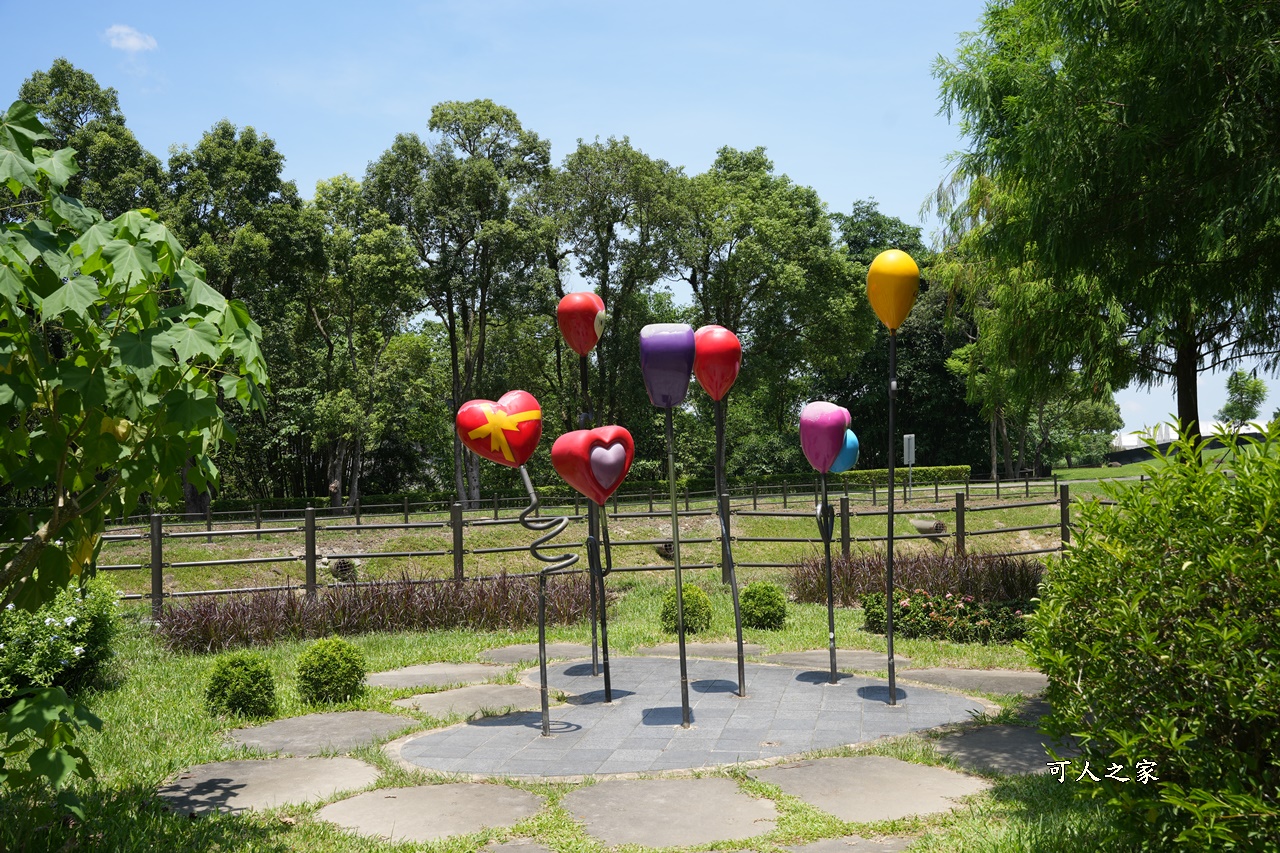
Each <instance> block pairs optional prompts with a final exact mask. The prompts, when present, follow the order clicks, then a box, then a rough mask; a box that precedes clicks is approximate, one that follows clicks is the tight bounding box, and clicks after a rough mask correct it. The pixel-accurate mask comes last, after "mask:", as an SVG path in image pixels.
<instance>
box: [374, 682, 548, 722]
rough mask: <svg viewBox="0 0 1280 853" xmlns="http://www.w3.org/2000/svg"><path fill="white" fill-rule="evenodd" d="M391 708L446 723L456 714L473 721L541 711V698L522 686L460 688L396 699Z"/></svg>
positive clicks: (504, 685) (535, 692) (476, 685)
mask: <svg viewBox="0 0 1280 853" xmlns="http://www.w3.org/2000/svg"><path fill="white" fill-rule="evenodd" d="M391 704H393V705H398V706H400V707H401V708H411V709H413V710H415V711H420V712H422V713H423V714H429V715H430V716H432V717H436V718H438V719H447V718H449V717H451V716H454V715H455V714H461V715H462V716H465V717H470V716H473V715H475V714H480V713H486V712H490V711H502V710H506V709H511V710H516V711H528V710H534V709H539V710H540V709H541V707H542V698H541V696H540V695H539V693H538V691H537V690H534V689H533V688H531V687H526V686H524V685H521V684H475V685H472V686H470V687H459V688H457V689H456V690H444V691H441V692H439V693H423V694H420V695H418V696H410V697H409V698H407V699H397V700H395V701H394V702H392V703H391ZM539 719H541V718H539Z"/></svg>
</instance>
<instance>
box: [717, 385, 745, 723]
mask: <svg viewBox="0 0 1280 853" xmlns="http://www.w3.org/2000/svg"><path fill="white" fill-rule="evenodd" d="M716 495H717V500H716V509H717V510H718V512H717V515H719V516H720V562H721V579H722V580H727V581H728V582H729V590H730V592H732V593H733V627H734V630H735V631H736V632H737V637H738V698H740V699H745V698H747V663H746V655H745V654H744V652H743V648H742V605H741V602H740V601H739V599H738V572H737V569H736V567H735V566H734V564H733V540H732V539H731V538H730V536H729V486H728V481H727V478H726V477H725V473H724V401H723V400H716Z"/></svg>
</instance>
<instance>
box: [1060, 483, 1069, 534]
mask: <svg viewBox="0 0 1280 853" xmlns="http://www.w3.org/2000/svg"><path fill="white" fill-rule="evenodd" d="M1058 505H1059V507H1060V508H1061V509H1060V513H1061V525H1062V548H1063V550H1066V547H1067V545H1068V544H1069V543H1070V542H1071V487H1070V486H1068V485H1067V484H1066V483H1063V484H1062V485H1061V486H1060V487H1059V491H1058Z"/></svg>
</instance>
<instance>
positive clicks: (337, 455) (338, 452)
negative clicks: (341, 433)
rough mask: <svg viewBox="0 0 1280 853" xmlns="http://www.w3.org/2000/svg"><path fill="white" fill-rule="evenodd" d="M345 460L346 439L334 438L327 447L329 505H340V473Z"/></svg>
mask: <svg viewBox="0 0 1280 853" xmlns="http://www.w3.org/2000/svg"><path fill="white" fill-rule="evenodd" d="M346 461H347V440H346V439H345V438H339V439H336V440H335V441H334V442H333V443H332V444H331V445H330V447H329V475H328V479H329V506H331V507H338V506H342V473H343V467H344V466H345V463H346Z"/></svg>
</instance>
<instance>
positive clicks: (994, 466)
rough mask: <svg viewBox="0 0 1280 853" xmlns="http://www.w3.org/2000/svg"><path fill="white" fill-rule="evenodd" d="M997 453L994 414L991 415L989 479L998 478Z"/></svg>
mask: <svg viewBox="0 0 1280 853" xmlns="http://www.w3.org/2000/svg"><path fill="white" fill-rule="evenodd" d="M998 457H999V452H998V451H997V449H996V414H995V413H994V412H992V413H991V479H992V480H994V479H995V478H996V477H998V476H1000V463H999V458H998Z"/></svg>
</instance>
